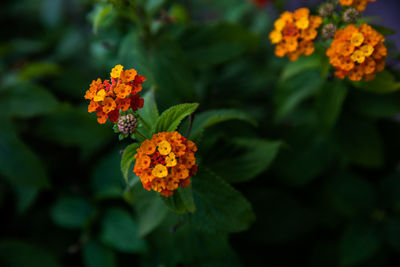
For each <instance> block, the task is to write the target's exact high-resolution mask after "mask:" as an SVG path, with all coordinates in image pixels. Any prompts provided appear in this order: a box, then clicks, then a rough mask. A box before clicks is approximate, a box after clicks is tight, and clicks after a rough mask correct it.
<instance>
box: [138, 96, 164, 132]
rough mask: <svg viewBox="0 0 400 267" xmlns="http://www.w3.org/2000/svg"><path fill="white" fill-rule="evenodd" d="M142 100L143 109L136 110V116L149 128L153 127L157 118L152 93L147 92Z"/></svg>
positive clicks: (156, 109)
mask: <svg viewBox="0 0 400 267" xmlns="http://www.w3.org/2000/svg"><path fill="white" fill-rule="evenodd" d="M143 99H144V105H143V108H141V109H139V110H138V114H139V115H140V116H141V117H142V118H143V119H144V120H145V121H146V122H147V123H148V124H149V125H150V127H154V126H155V124H156V122H157V120H158V117H159V114H158V108H157V104H156V100H155V97H154V91H153V90H150V91H148V92H147V93H146V94H145V95H144V97H143Z"/></svg>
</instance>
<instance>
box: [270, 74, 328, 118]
mask: <svg viewBox="0 0 400 267" xmlns="http://www.w3.org/2000/svg"><path fill="white" fill-rule="evenodd" d="M322 84H323V80H322V77H321V73H320V71H319V70H313V69H311V70H308V71H304V72H300V73H297V74H296V75H293V76H290V78H288V79H284V80H282V82H281V83H280V84H279V86H278V89H277V92H276V95H275V103H276V115H275V116H276V118H277V119H278V120H281V119H283V118H284V117H285V116H287V115H288V114H290V113H291V112H292V111H293V110H294V109H295V108H296V107H297V106H298V105H300V103H301V102H302V101H304V100H305V99H307V98H309V97H310V96H312V95H314V94H315V93H317V92H318V90H319V89H320V87H321V86H322Z"/></svg>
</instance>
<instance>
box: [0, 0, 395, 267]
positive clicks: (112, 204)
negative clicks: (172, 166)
mask: <svg viewBox="0 0 400 267" xmlns="http://www.w3.org/2000/svg"><path fill="white" fill-rule="evenodd" d="M291 2H293V1H291ZM298 2H301V3H298V4H301V5H306V4H308V3H307V1H298ZM314 2H316V1H314ZM378 2H379V1H378ZM285 4H287V3H286V2H285V1H276V3H275V5H272V4H270V5H268V6H266V7H265V8H257V7H256V6H255V5H253V4H252V3H249V2H247V1H244V0H219V1H211V0H209V1H206V0H203V1H201V0H196V1H194V0H193V1H190V0H188V1H184V0H182V1H167V0H137V1H129V0H110V1H84V0H81V1H79V0H69V1H65V0H41V1H37V0H18V1H12V0H8V1H7V0H6V1H3V2H2V8H1V10H0V14H1V16H0V21H1V25H2V38H1V42H0V58H1V61H0V70H1V74H0V83H1V87H0V119H1V126H0V178H1V179H0V208H1V212H2V214H3V215H2V220H1V226H2V227H1V230H0V231H1V240H0V265H1V266H18V267H19V266H43V267H47V266H49V267H52V266H85V267H95V266H96V267H98V266H104V267H113V266H176V265H179V264H183V265H189V266H203V265H204V266H224V265H226V266H236V265H244V266H293V265H296V266H326V267H329V266H366V267H367V266H397V265H398V264H399V263H400V261H399V256H398V255H399V252H400V173H399V164H400V157H399V155H400V154H399V151H400V141H399V139H398V137H399V136H400V118H399V114H400V95H399V93H398V92H397V91H398V89H400V83H399V82H396V81H398V80H399V75H400V74H399V71H398V69H396V67H395V66H396V61H393V59H398V58H399V54H398V52H397V51H396V49H395V45H392V46H390V44H389V46H390V47H391V48H392V49H391V54H390V55H389V58H392V61H393V62H391V63H390V62H389V66H388V68H387V70H386V71H385V72H383V73H382V74H381V75H378V77H377V79H376V80H375V81H374V82H373V83H350V82H347V81H338V80H336V79H334V78H333V77H332V73H331V71H330V70H329V66H328V65H327V64H328V63H327V61H326V58H325V56H324V49H323V47H319V48H318V49H317V52H316V53H315V54H314V55H313V56H311V57H307V58H305V57H302V58H300V60H299V61H297V62H291V63H289V62H288V61H287V60H285V59H278V58H276V57H275V56H274V53H273V47H272V46H271V45H270V44H269V41H268V39H267V36H268V35H267V32H268V31H269V30H270V29H271V28H272V23H273V21H274V19H275V18H276V16H277V14H278V12H281V11H282V10H283V9H284V8H285V6H286V5H285ZM291 4H293V3H291ZM310 7H311V6H310ZM313 7H315V5H314V6H313ZM394 7H398V6H396V3H395V4H394ZM396 26H398V25H395V26H394V27H396ZM116 64H122V65H124V66H126V67H128V68H131V67H133V68H135V69H137V70H138V71H139V73H141V74H143V75H144V76H146V77H147V79H148V81H147V82H146V83H145V84H146V86H145V90H149V89H150V87H152V88H153V89H154V90H155V96H156V100H157V103H158V106H159V109H160V110H161V111H162V110H165V109H166V108H168V107H169V106H171V105H175V104H179V103H182V102H199V103H200V107H199V112H203V113H202V114H201V115H200V116H199V118H200V119H199V121H201V122H204V123H205V124H206V123H209V125H210V126H211V125H213V122H212V121H210V120H208V119H209V117H207V116H208V115H207V112H206V111H208V110H210V109H229V110H225V111H220V112H221V114H220V118H219V120H221V121H225V120H229V119H230V118H237V119H238V120H234V121H229V122H225V123H223V124H221V125H216V126H213V127H210V128H209V129H207V131H205V133H204V135H203V137H202V138H201V146H200V152H201V154H202V155H203V159H204V161H205V162H204V164H205V165H207V166H208V167H209V168H210V169H206V168H204V169H203V170H201V171H200V173H199V175H198V177H196V178H194V180H193V190H194V191H195V190H196V187H197V188H202V189H203V190H204V189H205V190H208V191H210V192H211V194H212V193H213V186H220V187H231V186H230V185H229V184H232V185H233V186H234V187H235V189H236V190H238V191H236V190H232V191H230V193H229V194H227V195H224V196H222V197H224V198H225V199H229V200H232V207H231V210H232V211H231V212H230V213H226V214H225V213H223V212H221V211H224V210H225V209H226V207H220V206H215V207H214V208H215V209H214V210H212V211H210V212H214V215H215V218H214V219H215V220H218V221H219V222H220V224H214V223H213V221H212V220H211V219H210V218H208V217H204V216H203V217H201V216H200V215H201V214H200V215H196V216H197V217H195V216H192V218H189V220H194V221H196V222H197V226H196V224H187V223H183V221H182V217H181V216H179V215H175V214H174V213H172V212H171V211H169V210H168V209H167V208H166V206H165V205H164V203H162V201H161V199H160V198H154V194H151V193H149V192H144V191H143V190H140V187H137V186H135V184H134V183H137V180H135V179H128V184H126V183H125V181H124V179H123V174H122V173H121V171H120V161H121V149H123V148H124V147H125V146H126V145H127V144H129V142H125V143H124V142H122V143H119V142H118V137H117V136H116V135H114V134H113V131H112V129H111V127H110V125H99V124H98V123H97V122H96V119H95V116H93V114H89V113H88V112H87V103H85V101H84V100H83V95H84V92H85V90H87V88H88V86H89V84H90V82H91V80H93V79H95V78H97V77H106V76H107V74H108V71H109V70H110V69H111V68H112V67H113V66H114V65H116ZM231 109H237V110H242V111H243V112H245V113H243V114H242V113H241V114H239V115H238V114H232V112H233V111H232V110H231ZM246 121H247V122H250V123H246ZM255 125H257V126H255ZM195 130H196V128H195V127H194V129H193V131H194V132H195ZM268 140H269V141H268ZM271 140H275V141H271ZM279 148H280V149H279ZM278 149H279V152H278ZM238 155H241V156H240V157H238ZM275 156H276V158H275ZM274 158H275V159H274ZM260 159H262V160H260ZM268 167H269V168H268ZM267 168H268V170H267ZM129 173H130V175H131V172H129ZM213 175H220V176H221V177H223V179H224V180H222V179H220V180H218V181H219V182H218V183H207V181H208V180H207V179H210V178H209V177H212V176H213ZM129 181H130V182H131V183H129ZM239 192H241V193H242V194H243V196H245V197H246V198H247V199H248V200H249V202H247V200H246V199H244V198H243V197H242V195H241V194H240V193H239ZM195 193H196V192H195ZM195 198H196V196H195ZM139 199H140V201H138V200H139ZM250 204H251V205H252V207H253V208H252V209H253V211H254V214H253V212H252V209H251V207H250ZM243 212H246V213H249V212H250V213H251V214H250V213H249V214H247V215H246V216H244V213H243ZM195 214H196V213H195ZM232 214H233V215H232ZM254 215H255V216H254ZM242 216H244V217H242ZM221 225H222V228H221ZM196 227H197V228H196ZM194 228H196V229H194ZM243 230H245V231H243ZM239 231H242V232H240V233H237V232H239ZM228 234H229V235H228Z"/></svg>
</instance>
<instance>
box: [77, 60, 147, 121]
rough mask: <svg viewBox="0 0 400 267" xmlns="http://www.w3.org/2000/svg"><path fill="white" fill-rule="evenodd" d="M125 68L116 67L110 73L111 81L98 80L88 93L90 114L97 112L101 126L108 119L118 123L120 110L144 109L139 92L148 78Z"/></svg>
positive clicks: (91, 85)
mask: <svg viewBox="0 0 400 267" xmlns="http://www.w3.org/2000/svg"><path fill="white" fill-rule="evenodd" d="M123 68H124V67H123V66H121V65H117V66H115V67H114V68H113V69H112V71H111V73H110V75H111V81H110V80H104V81H102V80H101V79H97V80H95V81H93V82H92V83H91V84H90V88H89V90H87V91H86V94H85V99H88V100H90V104H89V106H88V112H90V113H91V112H96V114H97V117H98V118H97V121H98V122H99V123H101V124H103V123H106V121H107V119H109V120H110V121H112V122H116V121H118V118H119V111H120V110H122V111H127V110H128V109H129V108H132V110H133V111H136V110H138V109H139V108H142V107H143V98H141V97H140V95H139V92H140V91H141V90H142V83H143V82H144V81H145V80H146V78H145V77H143V76H142V75H138V74H137V71H136V70H134V69H129V70H123Z"/></svg>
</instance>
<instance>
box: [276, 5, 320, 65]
mask: <svg viewBox="0 0 400 267" xmlns="http://www.w3.org/2000/svg"><path fill="white" fill-rule="evenodd" d="M321 23H322V18H321V17H319V16H310V10H309V9H307V8H300V9H297V10H296V11H295V12H293V13H292V12H288V11H285V12H284V13H282V14H281V16H280V17H279V19H277V20H276V21H275V23H274V29H273V30H272V31H271V32H270V34H269V39H270V40H271V43H272V44H274V45H276V46H275V55H276V56H277V57H284V56H287V57H288V58H289V59H290V60H292V61H293V60H297V59H298V58H299V57H300V56H301V55H307V56H308V55H311V54H312V53H313V52H314V42H312V41H313V40H314V39H315V38H317V35H318V31H317V28H318V27H319V26H320V25H321ZM305 41H307V43H306V42H305ZM301 44H307V45H301Z"/></svg>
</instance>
